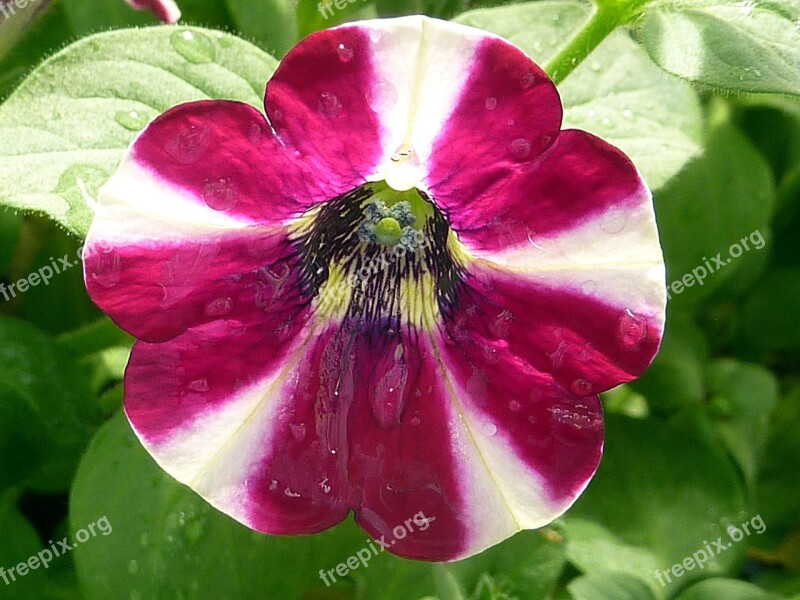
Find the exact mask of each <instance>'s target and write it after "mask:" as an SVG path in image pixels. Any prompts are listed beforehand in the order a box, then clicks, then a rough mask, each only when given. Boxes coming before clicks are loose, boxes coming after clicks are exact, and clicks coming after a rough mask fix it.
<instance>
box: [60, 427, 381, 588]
mask: <svg viewBox="0 0 800 600" xmlns="http://www.w3.org/2000/svg"><path fill="white" fill-rule="evenodd" d="M103 516H105V517H107V518H108V521H109V523H110V524H111V526H112V527H113V533H112V534H110V535H108V536H97V537H95V538H93V539H91V540H90V541H89V542H87V543H85V544H82V545H80V546H78V547H77V548H76V549H75V552H74V553H73V555H74V558H75V563H76V567H77V571H78V577H79V580H80V582H81V585H82V589H83V592H84V593H85V595H86V597H87V598H88V599H89V600H94V599H97V600H107V599H108V598H142V599H144V598H184V599H185V600H193V599H197V600H206V599H208V598H214V599H215V600H225V599H230V600H240V599H241V598H263V597H265V594H266V596H268V597H270V598H283V599H287V600H291V599H294V598H298V599H299V598H301V597H306V598H308V597H312V596H311V595H310V592H309V595H305V596H304V594H306V590H317V591H316V592H315V593H316V594H319V593H320V591H321V590H326V589H327V588H326V586H325V584H324V583H323V582H322V581H321V579H320V576H319V571H320V569H325V570H327V569H331V568H335V567H336V565H337V564H338V563H340V562H342V561H343V560H346V559H347V558H348V557H349V556H351V555H354V554H355V552H356V551H357V550H358V549H360V548H363V547H365V546H366V539H367V536H366V535H365V534H364V533H363V532H362V531H360V530H359V529H358V528H356V527H355V525H354V524H353V523H352V521H347V522H346V523H343V524H342V525H340V526H338V527H336V528H334V529H332V530H329V531H327V532H324V533H321V534H318V535H312V536H294V537H274V536H266V535H263V534H260V533H256V532H253V531H251V530H249V529H247V528H246V527H245V526H243V525H241V524H239V523H236V522H235V521H233V520H232V519H230V518H229V517H227V516H225V515H223V514H222V513H220V512H218V511H216V510H215V509H213V508H212V507H211V506H210V505H208V504H207V503H206V502H205V501H203V500H202V499H201V498H200V497H199V496H197V495H196V494H195V493H194V492H192V491H191V490H189V489H188V488H186V487H185V486H183V485H181V484H179V483H177V482H176V481H174V480H173V479H172V478H170V477H169V476H168V475H167V474H166V473H164V472H163V471H162V470H161V469H160V468H159V467H158V466H157V465H156V464H155V462H154V461H153V460H152V458H150V456H149V455H148V454H147V452H146V451H145V450H144V449H143V448H142V446H141V445H140V444H139V441H138V440H137V439H136V437H135V436H134V434H133V432H132V431H131V429H130V426H129V425H128V422H127V421H126V420H125V417H124V415H122V414H118V415H117V416H116V417H115V418H114V419H113V420H111V421H110V422H109V423H108V424H106V425H105V426H104V427H103V428H102V429H101V430H100V431H99V432H98V434H97V436H96V437H95V439H94V440H93V441H92V444H91V446H90V448H89V450H88V451H87V452H86V455H85V456H84V458H83V461H82V462H81V465H80V468H79V470H78V473H77V475H76V477H75V482H74V485H73V488H72V496H71V508H70V523H71V529H72V531H73V535H74V532H75V531H77V530H78V529H80V528H83V527H85V526H86V525H87V524H88V523H92V522H95V521H96V520H97V519H98V518H101V517H103ZM208 565H213V569H210V568H208ZM336 585H339V584H338V583H337V584H336ZM332 589H335V588H332Z"/></svg>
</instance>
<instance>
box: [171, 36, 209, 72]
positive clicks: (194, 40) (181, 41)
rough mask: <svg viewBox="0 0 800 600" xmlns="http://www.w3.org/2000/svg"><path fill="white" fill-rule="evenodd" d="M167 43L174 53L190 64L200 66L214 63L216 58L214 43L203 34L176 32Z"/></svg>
mask: <svg viewBox="0 0 800 600" xmlns="http://www.w3.org/2000/svg"><path fill="white" fill-rule="evenodd" d="M169 41H170V43H171V44H172V47H173V48H174V50H175V52H177V53H178V54H180V55H181V56H182V57H183V58H185V59H186V60H187V61H189V62H190V63H193V64H196V65H202V64H207V63H210V62H214V61H215V60H216V58H217V49H216V48H215V47H214V42H213V41H212V40H211V38H209V37H208V36H207V35H205V34H202V33H199V32H194V31H188V30H184V31H176V32H175V33H173V34H172V36H171V37H170V40H169Z"/></svg>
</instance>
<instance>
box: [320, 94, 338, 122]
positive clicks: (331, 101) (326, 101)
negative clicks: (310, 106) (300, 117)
mask: <svg viewBox="0 0 800 600" xmlns="http://www.w3.org/2000/svg"><path fill="white" fill-rule="evenodd" d="M319 112H321V113H322V114H323V115H325V116H326V117H328V118H329V119H333V118H334V117H335V116H336V115H338V114H339V113H340V112H342V104H341V102H339V98H337V97H336V94H334V93H333V92H322V93H321V94H320V95H319Z"/></svg>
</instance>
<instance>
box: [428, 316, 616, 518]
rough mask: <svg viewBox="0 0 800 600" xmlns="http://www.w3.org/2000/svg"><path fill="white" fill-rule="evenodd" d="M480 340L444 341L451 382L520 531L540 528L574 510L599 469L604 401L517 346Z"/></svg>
mask: <svg viewBox="0 0 800 600" xmlns="http://www.w3.org/2000/svg"><path fill="white" fill-rule="evenodd" d="M477 319H480V317H477ZM448 333H449V332H448ZM482 341H483V340H481V342H482ZM481 342H478V341H475V340H472V339H455V338H453V337H449V336H447V335H445V338H444V339H443V340H441V341H440V347H441V352H442V357H443V361H444V364H445V365H446V367H447V370H448V380H449V383H450V385H451V387H452V388H453V390H454V395H455V396H456V397H457V398H458V401H459V405H460V412H461V413H462V414H463V419H464V421H465V422H466V423H468V427H469V429H470V432H471V435H472V439H473V443H474V444H475V445H476V447H477V448H478V450H479V452H480V455H481V458H482V461H483V462H484V463H485V464H486V465H487V468H488V469H489V470H490V471H491V473H492V476H493V478H494V480H495V484H496V486H497V488H498V489H499V490H500V491H501V493H502V494H503V498H504V502H505V504H506V506H507V507H508V510H509V511H510V512H511V514H512V515H513V518H514V521H515V523H516V525H517V527H518V528H520V529H532V528H536V527H541V526H543V525H545V524H547V523H549V522H550V521H552V520H553V519H555V518H556V517H558V516H559V515H560V514H562V513H563V512H564V511H565V510H566V509H567V508H569V506H570V505H571V504H572V503H573V502H574V501H575V500H576V498H577V497H578V495H579V494H580V493H581V492H582V491H583V489H584V488H585V487H586V485H587V484H588V483H589V480H590V479H591V477H592V475H594V472H595V470H596V469H597V465H598V464H599V462H600V456H601V454H602V447H603V417H602V409H601V406H600V401H599V398H598V397H597V396H596V395H589V396H577V395H576V394H574V393H571V392H570V391H568V390H566V389H565V388H564V387H563V386H562V385H561V384H560V383H558V382H557V381H556V380H555V379H554V378H553V377H552V376H550V375H548V374H546V373H542V372H540V371H539V370H537V369H536V367H535V366H532V365H531V364H529V363H528V362H526V360H525V358H524V357H523V356H520V355H519V354H517V352H518V351H519V350H520V349H519V348H518V347H515V346H513V345H512V344H497V345H495V346H490V345H482V343H481Z"/></svg>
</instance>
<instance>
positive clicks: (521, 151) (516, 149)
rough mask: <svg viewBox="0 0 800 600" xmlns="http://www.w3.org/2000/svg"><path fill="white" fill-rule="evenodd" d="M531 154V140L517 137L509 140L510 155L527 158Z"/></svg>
mask: <svg viewBox="0 0 800 600" xmlns="http://www.w3.org/2000/svg"><path fill="white" fill-rule="evenodd" d="M530 154H531V142H530V140H527V139H525V138H517V139H516V140H514V141H513V142H511V155H512V156H513V157H514V158H517V159H520V160H522V159H525V158H528V156H530Z"/></svg>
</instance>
